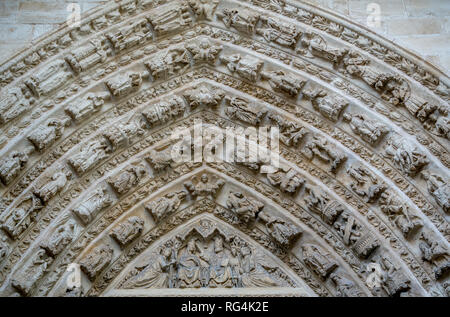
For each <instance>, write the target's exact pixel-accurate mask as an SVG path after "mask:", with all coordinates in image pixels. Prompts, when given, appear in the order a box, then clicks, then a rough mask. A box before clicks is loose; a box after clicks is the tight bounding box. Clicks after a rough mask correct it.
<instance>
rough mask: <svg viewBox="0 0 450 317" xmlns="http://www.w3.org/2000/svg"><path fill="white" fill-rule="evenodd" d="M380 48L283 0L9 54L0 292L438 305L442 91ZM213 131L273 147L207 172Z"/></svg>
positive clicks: (158, 6) (443, 179)
mask: <svg viewBox="0 0 450 317" xmlns="http://www.w3.org/2000/svg"><path fill="white" fill-rule="evenodd" d="M386 43H387V42H386V41H385V40H383V39H382V38H380V37H379V36H377V35H374V34H367V32H365V31H363V30H362V29H361V28H360V27H358V26H357V25H354V24H350V23H349V22H348V21H343V20H341V19H340V18H339V17H337V16H334V15H330V14H329V13H326V12H322V11H321V10H320V9H318V8H315V7H314V8H313V7H311V6H309V5H308V4H305V3H302V2H298V1H269V0H258V1H256V0H220V1H219V0H183V1H170V0H162V1H148V0H123V1H108V2H107V3H106V4H104V5H103V6H102V7H101V8H99V9H97V10H94V11H93V12H92V13H91V14H90V15H88V16H86V17H85V18H84V19H83V20H82V24H81V25H80V26H79V27H75V28H68V27H61V28H60V29H59V30H57V31H55V32H53V33H52V34H50V35H48V36H46V37H44V38H42V39H41V40H40V41H38V42H36V45H34V46H33V47H31V48H29V49H27V50H24V51H23V52H21V53H19V54H17V55H16V56H15V57H14V58H12V59H11V60H9V61H7V62H6V63H5V64H3V65H1V66H0V87H1V91H0V294H1V295H5V296H48V295H50V296H85V295H88V296H122V295H126V296H129V295H136V296H145V295H155V294H156V295H169V296H170V295H176V296H180V294H181V295H188V294H189V292H190V291H192V289H198V291H200V292H205V293H204V294H208V295H214V294H217V295H221V294H227V293H226V292H227V289H239V293H240V294H243V295H251V294H262V293H264V289H266V288H270V289H271V294H273V292H274V291H275V292H277V291H278V292H279V293H280V294H289V295H296V296H449V292H448V289H449V287H448V285H449V283H450V275H449V274H450V251H449V250H450V247H449V241H450V235H449V225H448V213H449V210H450V207H449V206H450V202H449V201H450V200H449V199H450V198H449V197H450V189H449V185H448V180H449V179H450V174H449V171H448V168H449V166H450V154H449V152H448V149H449V148H450V147H449V145H450V143H449V135H450V132H449V131H450V125H449V124H450V119H449V115H450V114H449V105H448V101H449V88H448V87H449V84H450V79H449V78H448V76H447V75H446V74H444V73H442V72H441V71H440V70H438V69H435V68H434V67H433V66H431V65H429V64H428V63H427V62H425V61H423V60H421V59H419V58H417V57H415V55H414V54H407V55H406V54H405V53H404V52H405V50H403V49H400V48H398V47H397V46H395V45H393V44H389V45H387V44H386ZM212 126H214V127H215V128H216V131H222V132H223V136H225V135H226V133H225V131H227V133H228V131H233V132H232V133H231V134H232V135H233V137H239V138H242V137H246V136H247V137H249V133H250V132H249V131H258V130H259V131H262V129H266V128H278V133H279V141H280V142H279V144H278V147H277V149H275V148H270V149H268V148H267V149H266V150H268V152H267V153H266V155H263V156H261V157H259V158H257V159H256V160H254V161H249V162H247V161H236V162H235V161H224V162H211V161H208V160H207V159H206V158H207V155H206V153H207V152H208V151H210V152H212V153H213V154H214V155H219V154H222V153H225V154H230V153H227V152H226V151H225V149H226V148H225V147H224V146H223V144H225V143H224V142H225V138H224V137H223V138H220V137H218V138H210V136H208V137H209V139H208V137H206V135H205V138H204V139H203V140H200V141H199V140H198V139H197V138H198V137H199V135H196V133H197V132H196V130H195V129H196V128H199V127H200V128H202V129H203V130H202V131H203V132H202V133H206V132H205V131H209V130H208V129H210V128H211V127H212ZM252 129H253V130H252ZM178 131H188V132H189V134H190V136H192V135H193V136H194V142H193V144H191V145H190V146H189V144H188V145H187V146H184V145H185V143H186V142H187V141H188V140H189V138H186V139H183V142H185V143H182V145H183V146H182V147H181V148H178V147H176V146H175V144H176V142H177V141H179V140H180V137H179V136H178V137H175V138H174V132H178ZM201 136H204V135H201ZM266 145H267V144H266ZM266 145H264V146H266ZM198 148H200V158H201V160H200V161H194V162H192V161H191V162H180V161H177V160H176V159H175V158H174V153H176V154H179V155H185V154H186V153H185V151H187V152H189V150H195V149H198ZM275 152H276V153H275ZM250 154H252V153H240V152H239V153H237V152H236V153H232V155H229V156H230V157H232V158H236V157H240V158H249V157H250V156H251V155H250ZM276 154H277V155H278V154H279V156H278V157H279V160H280V161H279V163H280V164H279V165H278V166H277V167H276V168H273V167H272V166H270V164H269V163H270V162H269V159H270V158H272V157H273V155H276ZM197 158H198V157H197ZM72 263H75V264H78V265H79V266H80V269H81V274H82V275H84V277H85V278H82V284H81V285H80V286H79V287H76V288H73V287H69V286H68V285H67V278H68V272H67V268H68V267H69V265H71V264H72ZM196 291H197V290H196Z"/></svg>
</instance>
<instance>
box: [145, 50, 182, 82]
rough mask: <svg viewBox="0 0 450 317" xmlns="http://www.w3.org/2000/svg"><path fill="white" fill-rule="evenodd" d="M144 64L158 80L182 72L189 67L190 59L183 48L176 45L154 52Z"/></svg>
mask: <svg viewBox="0 0 450 317" xmlns="http://www.w3.org/2000/svg"><path fill="white" fill-rule="evenodd" d="M144 64H145V66H147V68H148V69H149V70H150V73H151V75H152V77H153V79H154V80H158V79H166V78H168V77H170V76H174V75H176V74H179V73H182V72H184V71H185V70H186V69H188V68H189V67H190V59H189V55H188V53H187V50H186V49H185V48H182V47H177V48H172V49H170V50H168V51H165V52H161V53H157V54H155V55H154V56H153V57H152V58H151V59H149V60H148V61H146V62H145V63H144Z"/></svg>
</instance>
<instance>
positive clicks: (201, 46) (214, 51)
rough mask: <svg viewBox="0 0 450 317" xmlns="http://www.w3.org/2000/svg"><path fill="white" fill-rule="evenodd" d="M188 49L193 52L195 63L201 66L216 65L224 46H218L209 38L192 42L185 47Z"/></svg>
mask: <svg viewBox="0 0 450 317" xmlns="http://www.w3.org/2000/svg"><path fill="white" fill-rule="evenodd" d="M185 47H186V49H187V50H188V51H189V52H191V54H192V58H193V60H194V62H196V63H198V64H200V63H203V62H206V63H209V64H212V65H214V63H215V61H216V59H217V56H218V55H219V53H220V52H221V51H222V48H223V47H222V45H216V44H215V43H214V42H212V41H211V40H209V39H208V38H207V37H201V38H200V39H198V40H196V41H193V42H190V43H188V44H186V45H185Z"/></svg>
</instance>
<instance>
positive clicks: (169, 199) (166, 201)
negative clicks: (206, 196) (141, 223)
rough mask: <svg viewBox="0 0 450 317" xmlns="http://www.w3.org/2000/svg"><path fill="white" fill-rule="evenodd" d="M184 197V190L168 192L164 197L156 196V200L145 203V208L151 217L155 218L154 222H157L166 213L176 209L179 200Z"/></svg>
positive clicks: (165, 215)
mask: <svg viewBox="0 0 450 317" xmlns="http://www.w3.org/2000/svg"><path fill="white" fill-rule="evenodd" d="M185 198H186V192H185V191H184V190H182V191H178V192H173V193H169V194H167V195H165V196H164V197H161V198H158V199H157V200H155V201H152V202H150V203H148V204H147V205H145V210H147V211H148V212H150V213H151V215H152V216H153V219H155V220H156V222H159V221H161V220H162V219H164V218H165V217H167V216H168V215H170V214H172V213H173V212H175V211H176V210H178V208H179V207H180V205H181V202H182V201H183V200H184V199H185Z"/></svg>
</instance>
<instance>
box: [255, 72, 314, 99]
mask: <svg viewBox="0 0 450 317" xmlns="http://www.w3.org/2000/svg"><path fill="white" fill-rule="evenodd" d="M261 78H262V79H265V80H267V81H269V85H270V87H271V88H272V89H273V90H275V91H280V92H284V93H287V94H288V95H289V96H291V97H295V96H297V95H298V94H299V93H300V91H301V90H302V89H303V87H304V86H305V84H306V80H305V79H303V78H300V77H298V76H294V75H292V74H288V73H286V72H284V71H282V70H275V71H270V72H264V71H263V72H261Z"/></svg>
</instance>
